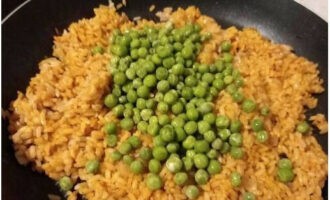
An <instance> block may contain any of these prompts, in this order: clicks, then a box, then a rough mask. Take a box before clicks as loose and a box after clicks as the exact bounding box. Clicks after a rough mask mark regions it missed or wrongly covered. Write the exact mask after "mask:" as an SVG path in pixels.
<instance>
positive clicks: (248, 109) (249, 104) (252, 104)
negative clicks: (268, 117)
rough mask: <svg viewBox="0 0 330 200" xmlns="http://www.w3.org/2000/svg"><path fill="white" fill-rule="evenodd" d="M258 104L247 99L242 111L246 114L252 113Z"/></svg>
mask: <svg viewBox="0 0 330 200" xmlns="http://www.w3.org/2000/svg"><path fill="white" fill-rule="evenodd" d="M256 107H257V105H256V103H255V102H254V101H253V100H251V99H245V100H244V101H243V103H242V109H243V111H244V112H246V113H251V112H253V111H254V110H255V109H256Z"/></svg>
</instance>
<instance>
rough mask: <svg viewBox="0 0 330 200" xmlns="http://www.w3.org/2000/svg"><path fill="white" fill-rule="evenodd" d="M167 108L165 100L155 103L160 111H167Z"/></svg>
mask: <svg viewBox="0 0 330 200" xmlns="http://www.w3.org/2000/svg"><path fill="white" fill-rule="evenodd" d="M168 110H169V106H168V104H167V103H165V102H159V103H158V105H157V111H158V112H160V113H167V112H168Z"/></svg>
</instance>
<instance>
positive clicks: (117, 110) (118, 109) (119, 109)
mask: <svg viewBox="0 0 330 200" xmlns="http://www.w3.org/2000/svg"><path fill="white" fill-rule="evenodd" d="M124 109H125V107H124V105H121V104H120V105H117V106H116V107H114V108H113V109H112V112H113V113H114V115H115V116H116V117H120V116H122V115H123V112H124Z"/></svg>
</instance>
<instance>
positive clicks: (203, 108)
mask: <svg viewBox="0 0 330 200" xmlns="http://www.w3.org/2000/svg"><path fill="white" fill-rule="evenodd" d="M212 109H213V104H212V103H210V102H204V103H201V104H200V105H199V106H198V111H199V112H200V113H201V114H202V115H205V114H207V113H210V112H212Z"/></svg>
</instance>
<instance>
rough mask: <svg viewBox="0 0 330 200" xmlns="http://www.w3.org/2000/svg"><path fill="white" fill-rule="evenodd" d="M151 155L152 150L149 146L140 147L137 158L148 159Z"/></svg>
mask: <svg viewBox="0 0 330 200" xmlns="http://www.w3.org/2000/svg"><path fill="white" fill-rule="evenodd" d="M151 157H152V152H151V149H150V148H149V147H142V148H141V149H140V151H139V158H141V159H142V160H150V159H151Z"/></svg>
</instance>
